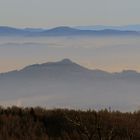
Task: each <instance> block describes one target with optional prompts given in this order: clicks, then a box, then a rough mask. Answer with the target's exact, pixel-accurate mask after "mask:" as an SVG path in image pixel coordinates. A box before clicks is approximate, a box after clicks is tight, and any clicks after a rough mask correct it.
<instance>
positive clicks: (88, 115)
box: [0, 106, 140, 140]
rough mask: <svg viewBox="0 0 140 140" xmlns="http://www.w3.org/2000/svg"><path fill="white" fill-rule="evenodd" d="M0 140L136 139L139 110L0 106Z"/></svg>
mask: <svg viewBox="0 0 140 140" xmlns="http://www.w3.org/2000/svg"><path fill="white" fill-rule="evenodd" d="M0 140H140V111H137V112H133V113H132V112H127V113H123V112H119V111H110V110H107V109H105V110H100V111H95V110H87V111H82V110H68V109H52V110H47V109H44V108H40V107H36V108H19V107H15V106H13V107H8V108H3V107H0Z"/></svg>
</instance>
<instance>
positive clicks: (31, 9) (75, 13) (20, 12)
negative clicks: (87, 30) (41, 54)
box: [0, 0, 140, 28]
mask: <svg viewBox="0 0 140 140" xmlns="http://www.w3.org/2000/svg"><path fill="white" fill-rule="evenodd" d="M139 13H140V0H0V25H5V26H14V27H46V28H47V27H55V26H60V25H66V26H79V25H128V24H140V18H139Z"/></svg>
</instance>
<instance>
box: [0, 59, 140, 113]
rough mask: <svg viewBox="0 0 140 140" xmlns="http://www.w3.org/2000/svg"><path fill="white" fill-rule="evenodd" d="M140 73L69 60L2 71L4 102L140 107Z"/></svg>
mask: <svg viewBox="0 0 140 140" xmlns="http://www.w3.org/2000/svg"><path fill="white" fill-rule="evenodd" d="M139 85H140V73H138V72H136V71H132V70H125V71H123V72H120V73H108V72H105V71H102V70H97V69H95V70H89V69H87V68H85V67H83V66H81V65H79V64H77V63H75V62H72V61H71V60H69V59H64V60H62V61H58V62H48V63H44V64H34V65H30V66H27V67H25V68H23V69H21V70H15V71H11V72H8V73H1V74H0V97H1V98H0V104H1V105H16V103H19V102H20V103H21V104H22V105H23V106H28V105H29V106H38V105H40V106H48V107H71V108H73V107H76V108H100V107H101V108H102V107H103V108H106V107H112V108H113V109H120V110H124V111H126V110H129V111H130V110H134V109H138V108H139V105H140V93H139V91H140V86H139Z"/></svg>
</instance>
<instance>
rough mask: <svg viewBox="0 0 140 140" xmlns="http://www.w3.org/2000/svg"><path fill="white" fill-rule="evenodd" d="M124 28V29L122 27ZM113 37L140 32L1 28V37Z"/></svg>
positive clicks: (92, 28)
mask: <svg viewBox="0 0 140 140" xmlns="http://www.w3.org/2000/svg"><path fill="white" fill-rule="evenodd" d="M122 28H123V27H122ZM110 35H111V36H112V35H125V36H126V35H134V36H139V35H140V30H129V28H128V30H125V28H124V30H122V29H120V28H117V27H116V28H115V27H114V28H113V27H110V26H92V27H90V26H84V27H75V28H72V27H66V26H61V27H56V28H52V29H41V28H38V29H35V28H25V29H18V28H13V27H6V26H0V36H110Z"/></svg>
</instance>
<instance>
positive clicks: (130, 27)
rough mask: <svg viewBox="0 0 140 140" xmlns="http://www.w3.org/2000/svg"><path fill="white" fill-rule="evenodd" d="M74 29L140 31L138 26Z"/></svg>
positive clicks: (101, 26) (95, 26) (82, 28)
mask: <svg viewBox="0 0 140 140" xmlns="http://www.w3.org/2000/svg"><path fill="white" fill-rule="evenodd" d="M75 28H76V29H80V30H106V29H111V30H120V31H140V24H136V25H124V26H105V25H94V26H75Z"/></svg>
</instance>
